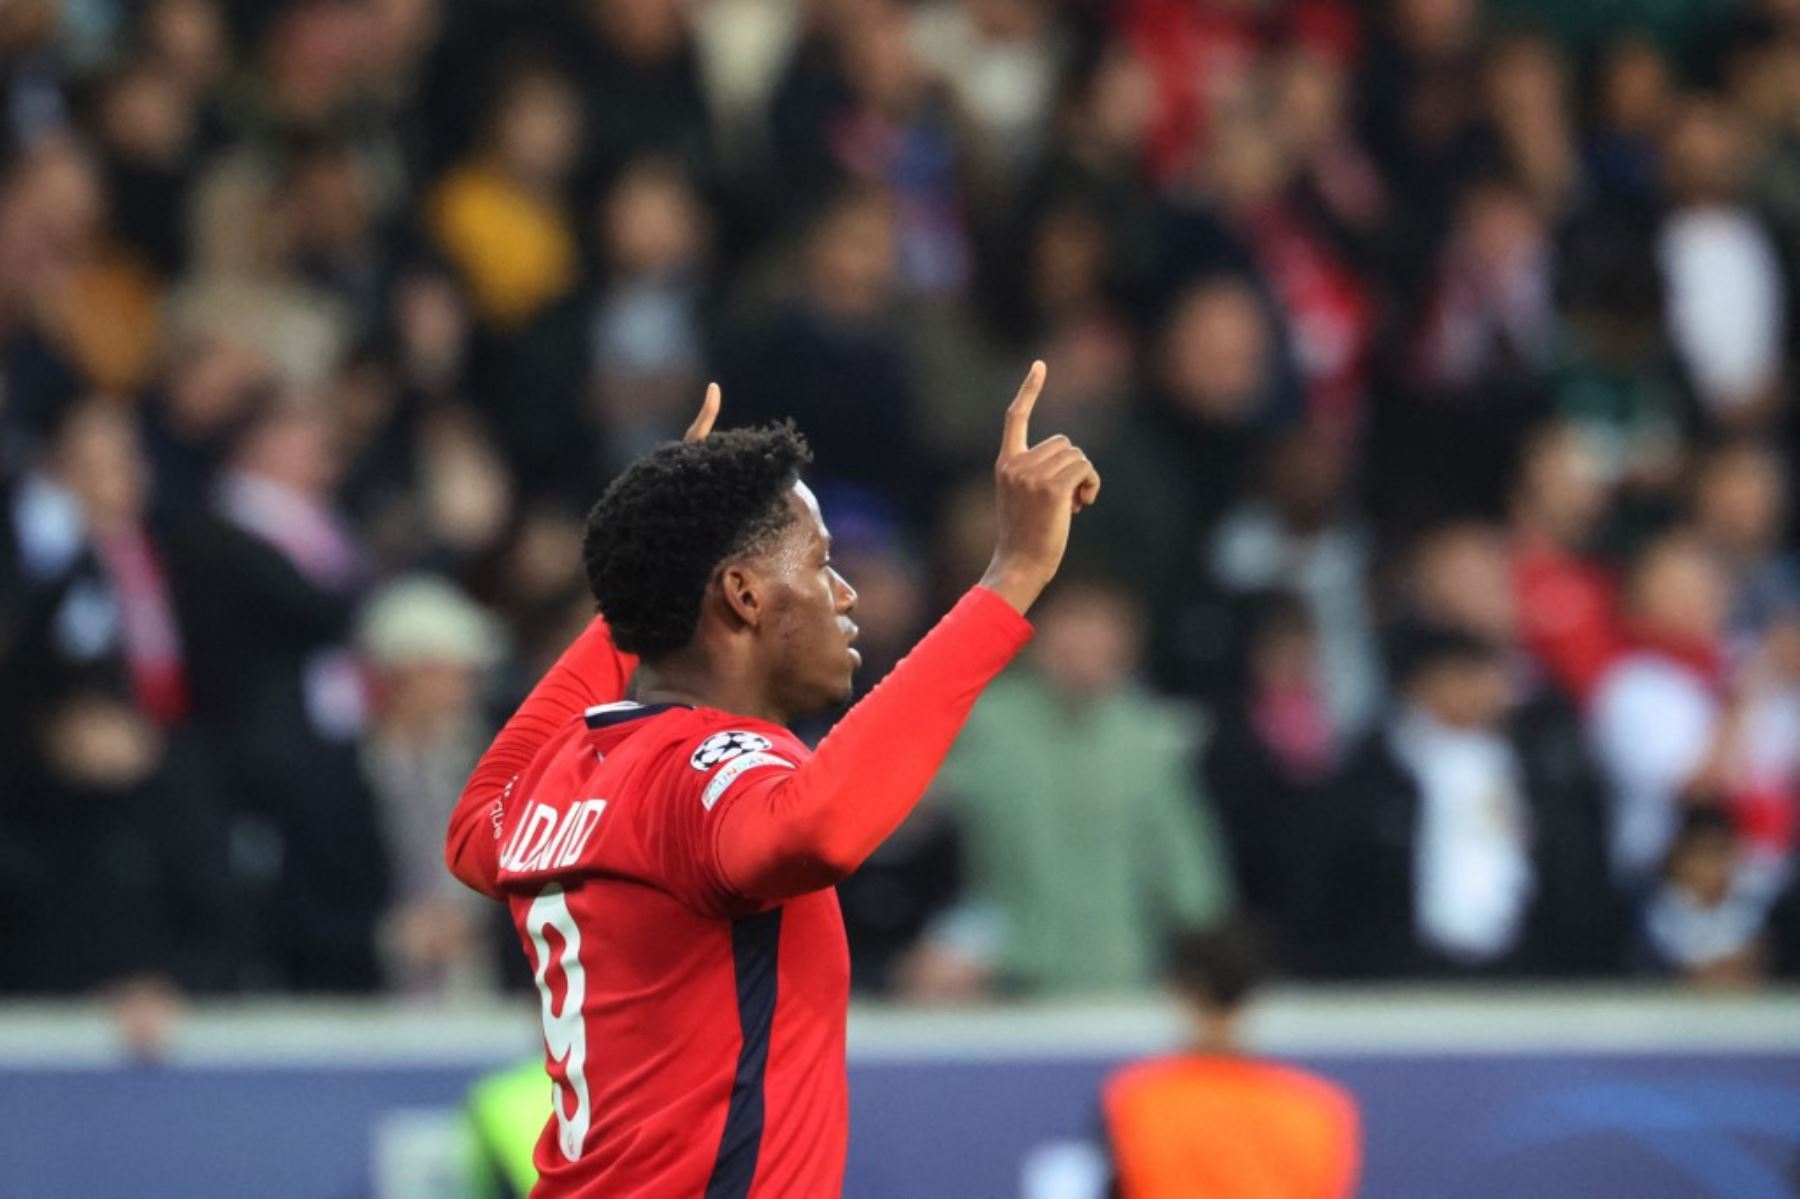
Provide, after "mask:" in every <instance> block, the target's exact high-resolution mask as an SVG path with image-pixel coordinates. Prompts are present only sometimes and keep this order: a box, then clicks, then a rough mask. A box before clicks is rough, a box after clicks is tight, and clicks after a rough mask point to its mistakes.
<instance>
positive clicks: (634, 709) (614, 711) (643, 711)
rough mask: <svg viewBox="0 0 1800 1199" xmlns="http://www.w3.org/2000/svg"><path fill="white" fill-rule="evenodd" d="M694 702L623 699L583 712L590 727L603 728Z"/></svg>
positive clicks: (683, 706) (657, 714)
mask: <svg viewBox="0 0 1800 1199" xmlns="http://www.w3.org/2000/svg"><path fill="white" fill-rule="evenodd" d="M691 707H693V705H692V704H648V705H646V704H634V703H632V702H631V701H629V700H623V701H621V702H619V703H616V704H601V705H600V706H599V707H598V708H589V709H588V710H587V711H586V712H584V713H582V719H583V720H585V721H587V726H588V727H589V728H590V729H603V728H607V727H608V726H610V725H615V724H624V723H625V722H626V721H627V720H642V719H643V718H644V717H646V716H660V715H662V714H663V713H664V712H667V711H670V710H671V709H674V708H691Z"/></svg>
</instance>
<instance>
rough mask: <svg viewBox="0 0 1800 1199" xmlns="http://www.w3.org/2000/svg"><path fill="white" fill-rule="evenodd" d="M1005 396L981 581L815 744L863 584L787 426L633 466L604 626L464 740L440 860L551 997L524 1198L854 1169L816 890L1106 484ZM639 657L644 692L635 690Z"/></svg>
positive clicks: (840, 957)
mask: <svg viewBox="0 0 1800 1199" xmlns="http://www.w3.org/2000/svg"><path fill="white" fill-rule="evenodd" d="M1044 374H1045V370H1044V365H1043V363H1041V362H1039V363H1034V364H1033V365H1032V368H1031V371H1030V373H1029V374H1027V375H1026V377H1025V382H1024V384H1023V385H1022V386H1021V387H1020V389H1019V392H1018V395H1017V396H1016V397H1015V398H1014V400H1013V402H1012V404H1011V406H1010V407H1008V409H1007V412H1006V418H1005V423H1004V430H1003V433H1002V441H1001V448H1000V456H999V460H998V462H997V464H996V466H995V483H996V491H997V498H998V512H999V531H998V536H997V544H996V547H995V551H994V557H993V561H992V563H991V565H990V566H989V568H988V571H987V574H986V575H985V576H983V578H982V580H981V583H980V585H978V586H976V587H974V588H973V589H971V590H970V591H969V592H968V594H967V595H965V596H963V598H962V599H961V600H960V601H959V602H958V603H957V604H956V606H955V607H954V608H953V609H952V610H951V611H950V613H949V614H948V615H946V616H945V617H944V618H943V620H941V621H940V622H939V623H938V624H937V626H936V627H935V628H934V629H932V630H931V632H930V633H928V634H927V635H926V636H925V638H924V639H923V640H922V641H920V643H919V644H918V646H917V647H915V648H914V649H913V651H912V653H911V654H909V655H908V656H907V657H906V659H905V660H904V661H902V662H901V663H900V664H899V665H898V666H896V667H895V668H894V670H893V672H892V673H891V674H890V675H889V676H888V677H887V678H886V679H885V680H884V681H883V682H882V683H881V684H880V685H879V686H877V687H876V688H875V689H874V690H873V691H872V692H870V693H869V695H867V696H866V697H865V698H864V699H863V700H862V701H861V702H859V703H858V704H856V705H855V706H854V707H853V708H851V709H850V711H849V712H848V713H846V714H845V715H844V717H843V719H841V720H840V721H839V722H838V724H837V726H836V727H835V728H834V729H833V730H832V731H831V733H830V735H829V736H827V737H826V738H825V739H824V741H823V742H821V743H820V745H819V748H818V751H817V752H816V753H813V752H809V751H808V750H807V748H806V746H805V745H803V744H802V743H801V742H800V741H799V740H798V739H796V738H795V737H794V736H793V735H792V734H791V733H789V732H788V731H787V726H788V725H789V724H790V723H792V722H793V721H794V720H795V719H796V718H797V717H800V716H804V715H807V714H810V713H816V712H819V711H823V710H828V709H830V708H832V707H834V706H836V705H838V704H841V703H842V702H844V700H845V699H847V698H848V697H849V695H850V680H851V674H852V672H853V671H854V670H855V669H856V667H857V664H858V657H857V653H856V650H855V649H854V648H853V646H852V643H853V642H854V641H855V639H856V626H855V624H853V623H852V622H851V619H850V613H851V611H852V609H853V608H854V607H855V605H856V592H855V591H854V590H852V589H851V587H850V585H849V584H848V583H847V582H845V580H844V579H843V578H842V577H841V576H839V575H838V573H837V572H836V571H835V570H833V569H832V566H831V557H830V550H831V537H830V534H829V533H828V532H827V531H826V528H825V524H824V521H823V520H822V519H821V517H820V515H819V508H818V504H817V502H816V501H815V500H814V498H813V495H812V492H811V491H809V490H808V489H807V487H806V484H805V483H803V482H801V480H800V470H801V468H802V467H804V466H805V465H806V464H807V462H808V461H809V460H810V454H809V452H808V450H807V447H806V443H805V442H804V441H803V440H802V439H801V438H800V436H799V435H798V434H797V433H796V432H795V431H794V430H793V428H792V427H791V426H788V425H777V426H773V427H768V428H759V429H748V430H734V431H730V432H724V433H719V434H717V435H711V436H709V435H708V434H709V432H710V430H711V427H712V423H713V420H714V419H715V417H716V415H717V412H718V406H719V394H718V389H717V387H716V386H715V387H712V388H709V389H708V392H707V397H706V402H705V404H704V406H703V407H702V410H701V413H700V415H699V417H698V418H696V420H695V422H694V425H693V427H692V428H690V429H689V431H688V438H687V440H686V441H685V442H683V443H681V444H677V445H670V446H665V447H663V448H662V449H659V450H657V451H655V452H654V453H652V454H650V455H649V456H647V457H646V458H644V459H642V460H641V461H639V462H637V463H636V464H634V465H633V466H632V467H630V468H629V469H628V470H626V471H625V472H624V474H622V475H621V476H620V477H619V478H618V479H617V480H616V481H615V482H614V483H613V484H612V486H611V487H609V488H608V489H607V491H606V493H605V495H604V496H602V497H601V500H600V502H599V504H598V505H596V507H595V508H594V511H593V514H592V516H591V517H590V518H589V520H588V527H587V533H586V538H585V542H584V545H583V550H582V552H583V558H584V560H585V564H586V567H587V575H588V580H589V582H590V584H591V585H592V587H593V591H594V597H595V599H596V600H597V601H598V603H599V608H600V613H601V615H600V617H599V618H597V619H596V620H595V621H594V623H593V624H592V625H591V626H590V627H589V628H588V630H587V631H586V632H584V633H583V634H582V636H581V637H580V638H579V639H578V640H577V641H576V643H575V644H574V645H573V646H572V647H571V648H570V649H569V650H568V651H567V652H566V653H565V654H564V655H563V657H562V658H561V659H560V660H559V661H558V662H557V663H556V665H555V666H554V667H553V668H552V669H551V670H550V672H549V674H548V675H546V676H545V678H544V679H543V680H542V681H541V682H540V683H539V684H538V686H537V687H536V688H535V689H534V690H533V691H532V693H531V695H530V696H529V697H528V698H527V699H526V701H525V703H524V704H523V705H522V706H521V707H520V709H519V711H518V712H517V713H516V714H515V715H514V716H513V718H512V719H511V720H510V721H508V722H507V724H506V727H505V728H503V729H502V730H501V732H500V735H499V736H498V737H497V738H496V739H495V741H494V744H493V746H492V747H491V748H490V749H489V750H488V752H487V753H486V754H485V755H484V756H483V757H482V760H481V762H480V763H479V764H478V765H477V767H476V770H475V773H474V775H473V776H472V777H471V778H470V780H469V784H468V787H467V789H466V790H465V791H464V793H463V796H462V799H461V801H460V802H459V803H458V805H457V809H456V813H455V815H454V816H453V817H452V820H451V826H450V834H449V841H448V846H447V857H448V861H449V864H450V869H451V870H452V871H453V872H454V873H455V874H456V875H457V877H458V878H460V879H462V880H463V881H464V882H466V883H468V884H469V885H470V886H472V887H474V888H476V889H477V890H479V891H482V892H485V893H486V894H488V895H491V896H494V897H495V898H497V899H501V900H504V901H505V902H506V903H507V904H508V905H509V907H510V908H511V910H512V914H513V918H514V920H515V922H516V923H517V925H518V929H519V936H520V939H521V940H522V942H523V943H524V946H525V952H526V955H527V956H528V958H529V959H530V961H531V964H532V966H533V969H534V971H535V975H536V979H537V983H538V989H539V991H540V993H541V998H542V1008H543V1018H544V1039H545V1043H546V1047H547V1059H548V1060H547V1065H548V1069H549V1073H550V1077H551V1079H552V1080H553V1084H554V1085H553V1093H554V1101H555V1104H554V1107H555V1110H554V1114H553V1116H552V1118H551V1119H550V1121H549V1122H548V1123H547V1124H546V1126H545V1128H544V1132H543V1135H542V1136H541V1137H540V1138H539V1140H538V1145H537V1151H536V1163H537V1168H538V1174H539V1179H540V1181H539V1183H538V1186H537V1187H536V1188H535V1189H534V1191H533V1192H532V1193H533V1195H534V1196H537V1197H539V1199H547V1197H560V1196H584V1197H585V1196H596V1197H597V1196H605V1197H606V1199H631V1197H634V1196H635V1197H642V1199H677V1197H684V1196H693V1197H695V1199H700V1197H702V1196H704V1197H705V1199H722V1197H724V1196H751V1197H755V1199H764V1197H768V1199H775V1197H780V1199H811V1197H814V1196H828V1195H830V1196H835V1195H837V1194H838V1192H839V1189H840V1187H841V1186H842V1182H843V1170H844V1150H845V1142H846V1138H847V1131H848V1114H849V1112H848V1101H847V1096H846V1084H845V1074H844V1020H845V1010H846V1006H847V1004H848V1000H849V990H850V977H849V975H850V970H849V957H848V951H847V947H846V944H845V939H844V925H843V920H842V917H841V916H840V914H839V910H838V901H837V895H836V892H835V891H834V890H833V886H834V885H835V884H836V883H837V882H838V881H839V880H841V879H843V878H845V877H846V876H847V875H849V874H850V873H851V872H852V871H854V870H855V869H856V868H857V867H858V866H859V865H860V864H861V863H862V861H863V860H864V859H865V858H867V857H868V856H869V854H870V853H872V852H873V851H874V850H875V848H876V846H878V845H880V844H881V842H882V840H883V839H884V838H886V837H887V836H888V834H890V833H892V832H893V831H894V829H895V828H896V827H898V826H899V824H900V822H901V821H903V820H904V819H905V818H906V816H907V813H908V812H910V811H911V810H912V808H913V805H914V804H915V803H916V802H917V801H918V799H919V796H920V795H921V794H922V793H923V792H924V790H925V788H926V786H927V784H928V783H929V782H930V781H931V777H932V775H933V773H934V772H936V770H937V768H938V766H939V764H940V763H941V762H942V760H943V758H944V755H945V753H946V752H947V751H948V750H949V748H950V744H951V742H952V741H953V740H954V739H955V737H956V734H957V732H958V730H959V729H960V728H961V727H962V724H963V721H964V719H965V718H966V717H967V715H968V713H969V709H970V708H971V707H973V705H974V703H975V699H976V697H977V696H978V695H979V694H980V692H981V690H982V688H983V687H985V686H986V685H987V684H988V682H989V681H990V680H992V679H993V678H994V676H995V675H997V674H999V673H1000V671H1001V670H1002V669H1003V668H1004V667H1005V666H1006V664H1007V663H1008V662H1009V661H1010V660H1011V659H1012V657H1013V655H1014V654H1016V653H1017V652H1018V651H1019V649H1020V647H1022V646H1023V645H1024V644H1025V642H1026V640H1027V639H1028V638H1029V636H1030V626H1029V625H1028V624H1027V623H1026V622H1025V619H1024V614H1025V612H1026V611H1027V610H1028V609H1029V608H1030V607H1031V605H1032V602H1033V601H1034V600H1035V599H1036V598H1037V597H1038V594H1039V593H1040V592H1041V591H1042V590H1043V588H1044V586H1045V585H1046V584H1047V583H1048V582H1049V581H1050V578H1051V576H1052V575H1054V574H1055V573H1056V569H1057V566H1058V565H1059V564H1060V562H1061V560H1062V555H1063V549H1064V546H1065V545H1066V544H1067V541H1068V534H1069V522H1070V518H1071V516H1072V515H1073V513H1075V512H1076V511H1078V510H1079V509H1080V508H1082V507H1083V506H1085V505H1087V504H1089V503H1091V502H1093V500H1094V499H1095V497H1096V496H1097V495H1098V493H1099V489H1100V477H1099V475H1098V474H1097V473H1096V472H1095V470H1094V468H1093V466H1092V464H1091V463H1089V461H1088V459H1087V456H1086V455H1085V454H1083V453H1082V451H1081V450H1080V449H1078V448H1076V447H1075V446H1073V445H1071V444H1070V443H1069V440H1068V438H1066V437H1062V436H1055V437H1051V438H1049V439H1047V440H1045V441H1042V442H1040V443H1039V444H1037V445H1035V446H1031V445H1029V444H1028V439H1027V422H1028V421H1029V419H1030V416H1031V409H1032V406H1033V405H1034V404H1035V403H1036V401H1037V396H1038V392H1039V390H1040V389H1041V388H1042V387H1043V383H1044ZM634 669H635V672H636V698H635V699H630V700H628V699H625V698H624V696H625V693H626V688H627V684H628V682H629V681H630V680H631V679H632V676H633V672H634Z"/></svg>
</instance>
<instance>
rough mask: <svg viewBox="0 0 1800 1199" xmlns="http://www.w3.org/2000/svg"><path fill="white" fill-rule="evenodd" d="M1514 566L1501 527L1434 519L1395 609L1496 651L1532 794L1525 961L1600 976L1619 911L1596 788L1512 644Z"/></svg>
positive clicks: (1555, 707) (1616, 943) (1549, 693)
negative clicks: (1528, 955)
mask: <svg viewBox="0 0 1800 1199" xmlns="http://www.w3.org/2000/svg"><path fill="white" fill-rule="evenodd" d="M1512 569H1513V567H1512V563H1511V560H1510V554H1509V550H1508V546H1507V543H1506V534H1505V530H1504V529H1502V528H1501V527H1500V526H1497V525H1487V524H1483V523H1481V522H1478V521H1460V522H1454V523H1451V524H1447V525H1443V526H1440V527H1439V528H1436V529H1434V530H1431V531H1429V532H1428V533H1426V534H1425V535H1423V536H1422V537H1421V538H1420V539H1419V540H1418V541H1417V542H1416V543H1415V544H1414V545H1413V546H1412V547H1411V550H1410V553H1409V554H1408V556H1407V562H1406V567H1405V571H1406V574H1405V578H1404V580H1403V583H1404V591H1405V596H1404V601H1403V603H1402V611H1403V616H1404V618H1407V619H1411V620H1415V621H1419V622H1422V623H1424V624H1427V625H1437V626H1441V627H1446V628H1452V629H1459V630H1461V631H1462V632H1465V633H1470V634H1473V635H1475V636H1477V637H1480V638H1482V639H1483V640H1484V641H1486V642H1487V643H1488V644H1490V645H1493V646H1495V647H1497V648H1498V649H1499V651H1500V654H1501V658H1502V661H1503V663H1504V665H1505V668H1506V672H1507V676H1508V681H1509V684H1510V711H1509V714H1508V716H1507V721H1506V732H1507V737H1508V739H1509V740H1510V741H1511V743H1512V746H1513V749H1514V751H1515V752H1516V753H1517V755H1518V758H1519V762H1520V764H1521V766H1522V768H1523V770H1524V779H1525V784H1524V785H1525V790H1526V792H1527V794H1528V795H1530V796H1531V797H1532V798H1531V805H1532V815H1531V825H1532V827H1531V841H1532V853H1533V855H1534V858H1535V861H1536V863H1537V889H1538V892H1539V897H1538V900H1537V903H1536V907H1535V909H1534V916H1533V919H1534V927H1533V942H1534V959H1535V960H1534V962H1533V963H1532V968H1533V969H1535V970H1539V971H1544V972H1549V973H1570V974H1596V973H1607V972H1610V971H1612V970H1615V969H1617V967H1618V966H1619V964H1620V957H1619V953H1620V948H1621V938H1622V935H1623V933H1624V931H1625V926H1624V921H1625V917H1626V912H1625V910H1624V908H1623V906H1622V905H1621V904H1620V903H1619V901H1618V899H1617V896H1616V895H1615V893H1614V890H1613V887H1612V885H1611V881H1610V878H1609V875H1608V871H1607V856H1606V855H1607V850H1606V827H1607V826H1606V796H1605V788H1604V787H1603V786H1602V784H1601V779H1600V774H1599V770H1598V768H1597V766H1596V765H1595V763H1594V761H1593V757H1592V755H1591V754H1590V753H1589V751H1588V746H1587V741H1586V727H1585V725H1584V724H1583V721H1582V718H1581V710H1580V708H1579V707H1578V706H1577V705H1576V704H1575V703H1574V701H1573V700H1572V699H1571V698H1570V696H1569V695H1568V694H1567V692H1565V691H1564V690H1563V688H1562V687H1561V686H1560V685H1558V683H1557V681H1556V680H1555V679H1554V678H1553V677H1551V676H1550V675H1549V674H1548V673H1547V672H1546V671H1545V670H1544V669H1543V668H1542V667H1541V666H1540V665H1539V664H1538V663H1537V662H1536V661H1534V660H1533V659H1532V657H1531V656H1530V655H1529V654H1528V653H1527V652H1526V651H1525V649H1524V647H1523V645H1522V644H1521V642H1520V638H1519V616H1518V606H1517V603H1516V602H1515V596H1514V592H1513V589H1512V585H1511V583H1512V579H1511V573H1512Z"/></svg>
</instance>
